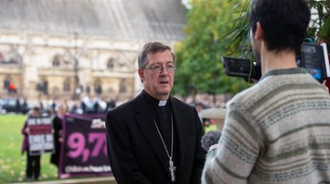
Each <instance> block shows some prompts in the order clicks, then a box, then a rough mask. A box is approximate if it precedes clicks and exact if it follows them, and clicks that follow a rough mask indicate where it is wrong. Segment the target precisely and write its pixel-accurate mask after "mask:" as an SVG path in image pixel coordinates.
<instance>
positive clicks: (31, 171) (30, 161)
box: [22, 107, 41, 181]
mask: <svg viewBox="0 0 330 184" xmlns="http://www.w3.org/2000/svg"><path fill="white" fill-rule="evenodd" d="M40 116H41V112H40V108H39V107H34V108H33V109H32V113H31V114H30V115H29V117H34V118H38V117H40ZM22 134H23V136H24V140H23V145H22V154H24V152H25V151H26V159H27V163H26V171H25V172H26V180H28V181H29V180H32V178H33V179H35V180H39V179H40V178H39V177H40V170H41V166H40V159H41V155H31V154H30V150H29V139H28V135H29V134H30V129H29V127H28V124H27V120H26V122H25V123H24V126H23V128H22Z"/></svg>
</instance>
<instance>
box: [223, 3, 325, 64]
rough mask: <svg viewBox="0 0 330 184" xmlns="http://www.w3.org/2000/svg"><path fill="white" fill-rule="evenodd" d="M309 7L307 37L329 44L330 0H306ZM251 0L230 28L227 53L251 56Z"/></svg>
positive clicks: (244, 56)
mask: <svg viewBox="0 0 330 184" xmlns="http://www.w3.org/2000/svg"><path fill="white" fill-rule="evenodd" d="M307 2H308V4H309V7H310V8H311V14H312V16H311V22H310V25H309V27H308V30H307V37H309V38H312V39H313V40H314V41H315V42H325V43H327V45H328V50H329V48H330V47H329V46H330V1H329V0H307ZM250 4H251V0H247V3H246V6H244V8H243V9H242V11H241V15H240V19H237V21H236V22H235V24H234V26H233V27H232V28H231V30H232V31H230V34H229V35H228V36H227V37H228V39H230V40H231V41H230V43H231V44H230V47H228V48H229V50H228V51H227V53H228V54H234V53H236V55H239V56H240V57H243V58H252V57H253V56H252V52H251V49H252V48H251V43H250V37H249V35H250V32H249V31H250V28H249V13H248V12H249V10H250Z"/></svg>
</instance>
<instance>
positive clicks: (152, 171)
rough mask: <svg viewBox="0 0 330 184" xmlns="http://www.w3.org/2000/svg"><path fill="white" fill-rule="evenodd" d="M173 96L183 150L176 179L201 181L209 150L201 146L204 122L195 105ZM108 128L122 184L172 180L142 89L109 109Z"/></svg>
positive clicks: (110, 152)
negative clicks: (202, 124) (138, 93)
mask: <svg viewBox="0 0 330 184" xmlns="http://www.w3.org/2000/svg"><path fill="white" fill-rule="evenodd" d="M170 98H171V100H170V102H171V106H172V112H173V116H174V117H173V118H174V131H175V133H176V135H177V136H176V139H175V140H174V141H176V144H177V145H178V146H177V147H178V148H179V153H180V155H179V158H180V159H179V160H178V161H179V163H177V165H178V166H179V167H178V168H179V169H178V170H177V171H176V172H175V173H176V183H179V184H195V183H201V179H200V178H201V174H202V170H203V166H204V162H205V154H206V153H205V151H204V150H203V149H202V148H201V137H202V134H203V129H202V126H201V122H200V120H199V118H198V114H197V112H196V110H195V108H194V107H191V106H189V105H187V104H185V103H183V102H181V101H179V100H177V99H175V98H173V97H170ZM106 128H107V142H108V144H107V145H108V157H109V161H110V166H111V169H112V172H113V175H114V177H115V179H116V181H117V183H118V184H139V183H143V184H149V183H152V184H165V183H167V182H168V179H169V178H170V174H169V171H168V157H167V155H166V153H165V151H164V147H163V144H162V142H161V139H160V137H159V135H158V133H157V130H156V128H155V125H154V122H153V118H152V115H151V112H150V107H149V104H148V102H147V101H146V99H145V97H143V95H142V93H141V94H140V95H138V96H137V97H136V98H135V99H133V100H131V101H129V102H127V103H125V104H123V105H121V106H118V107H117V108H115V109H112V110H111V111H109V112H108V114H107V117H106Z"/></svg>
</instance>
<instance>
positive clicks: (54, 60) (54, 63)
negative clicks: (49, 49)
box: [53, 55, 61, 66]
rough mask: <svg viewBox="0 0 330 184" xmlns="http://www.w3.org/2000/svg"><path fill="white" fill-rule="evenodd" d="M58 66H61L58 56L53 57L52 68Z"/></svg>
mask: <svg viewBox="0 0 330 184" xmlns="http://www.w3.org/2000/svg"><path fill="white" fill-rule="evenodd" d="M60 64H61V59H60V56H59V55H56V56H54V59H53V66H60Z"/></svg>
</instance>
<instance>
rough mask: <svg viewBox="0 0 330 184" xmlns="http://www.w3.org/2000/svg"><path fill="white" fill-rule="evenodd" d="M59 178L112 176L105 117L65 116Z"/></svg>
mask: <svg viewBox="0 0 330 184" xmlns="http://www.w3.org/2000/svg"><path fill="white" fill-rule="evenodd" d="M63 133H64V141H63V144H62V149H61V155H60V165H59V176H60V178H68V177H72V176H91V175H111V168H110V164H109V160H108V156H107V144H106V143H107V140H106V132H105V121H104V115H102V116H91V115H76V114H66V115H64V117H63Z"/></svg>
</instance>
